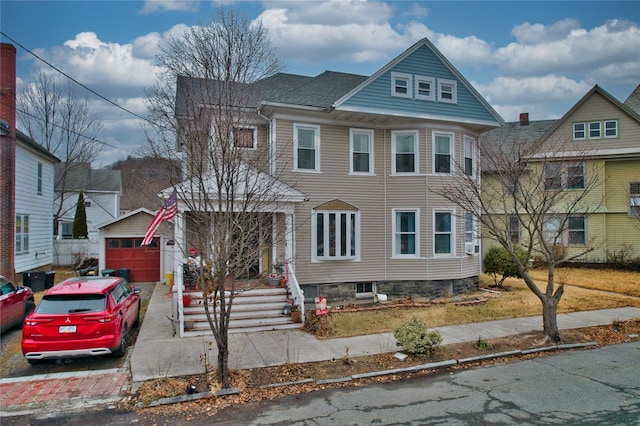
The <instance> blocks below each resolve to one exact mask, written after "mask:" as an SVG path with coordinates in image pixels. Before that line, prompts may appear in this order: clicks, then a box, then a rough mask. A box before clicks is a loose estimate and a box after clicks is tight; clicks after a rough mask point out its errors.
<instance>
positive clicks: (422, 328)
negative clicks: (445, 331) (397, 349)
mask: <svg viewBox="0 0 640 426" xmlns="http://www.w3.org/2000/svg"><path fill="white" fill-rule="evenodd" d="M393 337H395V338H396V345H397V346H402V347H403V348H404V350H405V351H406V352H409V353H412V354H428V353H430V352H431V351H432V349H433V347H434V346H438V345H439V344H440V343H442V335H441V334H440V332H438V331H435V330H431V331H430V330H429V327H427V323H426V322H424V321H421V320H420V318H418V317H415V316H414V317H412V318H411V319H410V320H409V321H407V322H404V323H402V324H401V325H400V326H399V327H397V328H396V329H395V330H393Z"/></svg>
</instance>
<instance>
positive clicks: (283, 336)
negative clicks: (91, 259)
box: [0, 283, 640, 423]
mask: <svg viewBox="0 0 640 426" xmlns="http://www.w3.org/2000/svg"><path fill="white" fill-rule="evenodd" d="M171 303H172V300H171V293H170V291H169V288H168V287H166V286H164V285H162V284H161V283H158V284H156V285H155V288H154V291H153V294H152V297H151V300H150V303H149V306H148V308H147V312H146V313H145V317H144V321H143V323H142V327H141V329H140V332H139V334H138V338H137V341H136V343H135V345H134V346H133V348H131V349H130V350H129V351H128V352H127V357H129V361H130V362H129V365H130V372H129V371H127V370H126V369H124V368H123V369H112V370H98V371H82V372H74V373H71V372H70V373H55V374H47V375H38V376H29V377H17V378H10V379H2V380H0V418H2V417H10V416H16V415H27V414H34V413H40V414H41V415H44V416H47V415H48V416H55V415H56V413H59V412H61V411H70V410H82V409H88V408H90V407H91V406H97V405H105V404H115V403H116V402H118V401H121V400H123V399H125V398H128V397H129V396H130V394H131V393H132V392H135V391H136V390H137V388H138V386H139V385H140V384H142V383H143V382H144V381H146V380H150V379H154V378H162V377H170V376H182V375H191V374H197V373H201V372H204V366H203V364H202V362H201V360H200V358H201V357H200V356H201V354H207V357H208V358H209V362H210V363H211V364H214V365H215V362H216V344H215V341H214V339H213V337H212V336H203V337H188V338H182V339H181V338H179V337H178V336H175V337H174V336H173V327H172V325H171V322H170V320H169V319H167V316H171ZM633 318H640V308H632V307H628V308H619V309H605V310H599V311H588V312H578V313H572V314H560V315H558V323H559V327H560V328H561V329H569V328H578V327H585V326H595V325H607V324H611V323H612V322H613V321H614V320H620V321H623V320H628V319H633ZM541 329H542V318H541V317H539V316H537V317H528V318H517V319H507V320H500V321H491V322H485V323H477V324H466V325H457V326H449V327H440V328H435V330H438V331H440V332H441V333H442V336H443V338H444V342H443V344H445V345H446V344H452V343H460V342H471V341H475V340H477V339H478V338H479V337H482V338H483V339H491V338H495V337H504V336H509V335H513V334H520V333H526V332H530V331H532V330H541ZM229 343H230V351H229V352H230V354H231V355H230V359H229V367H230V368H231V369H248V368H260V367H267V366H272V365H279V364H284V363H302V362H311V361H322V360H329V359H332V358H340V357H342V356H343V354H344V352H345V349H346V348H347V347H348V348H349V356H350V357H357V356H361V355H370V354H376V353H383V352H393V351H396V350H397V347H396V345H395V339H394V337H393V335H392V334H391V333H383V334H374V335H368V336H358V337H348V338H340V339H327V340H318V339H316V338H315V337H314V336H312V335H310V334H307V333H304V332H302V331H298V330H294V331H268V332H259V333H238V334H230V335H229ZM125 364H126V363H125ZM129 373H130V375H129ZM0 423H1V421H0Z"/></svg>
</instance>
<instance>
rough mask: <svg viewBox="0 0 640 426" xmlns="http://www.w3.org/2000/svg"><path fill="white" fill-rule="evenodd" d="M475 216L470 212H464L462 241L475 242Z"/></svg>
mask: <svg viewBox="0 0 640 426" xmlns="http://www.w3.org/2000/svg"><path fill="white" fill-rule="evenodd" d="M476 228H477V226H476V218H475V216H474V215H473V213H471V212H465V214H464V242H465V243H475V242H476V240H477V238H476V234H477V232H476Z"/></svg>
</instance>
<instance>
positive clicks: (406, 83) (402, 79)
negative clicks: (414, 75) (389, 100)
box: [391, 72, 412, 98]
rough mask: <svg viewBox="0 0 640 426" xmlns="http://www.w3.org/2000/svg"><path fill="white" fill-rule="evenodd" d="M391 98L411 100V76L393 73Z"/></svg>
mask: <svg viewBox="0 0 640 426" xmlns="http://www.w3.org/2000/svg"><path fill="white" fill-rule="evenodd" d="M391 96H400V97H402V98H410V97H411V96H412V90H411V74H405V73H400V72H392V73H391Z"/></svg>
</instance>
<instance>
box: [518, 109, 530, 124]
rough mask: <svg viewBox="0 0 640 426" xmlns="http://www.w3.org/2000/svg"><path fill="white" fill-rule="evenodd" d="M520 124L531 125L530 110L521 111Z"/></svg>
mask: <svg viewBox="0 0 640 426" xmlns="http://www.w3.org/2000/svg"><path fill="white" fill-rule="evenodd" d="M520 125H521V126H528V125H529V113H528V112H521V113H520Z"/></svg>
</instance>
